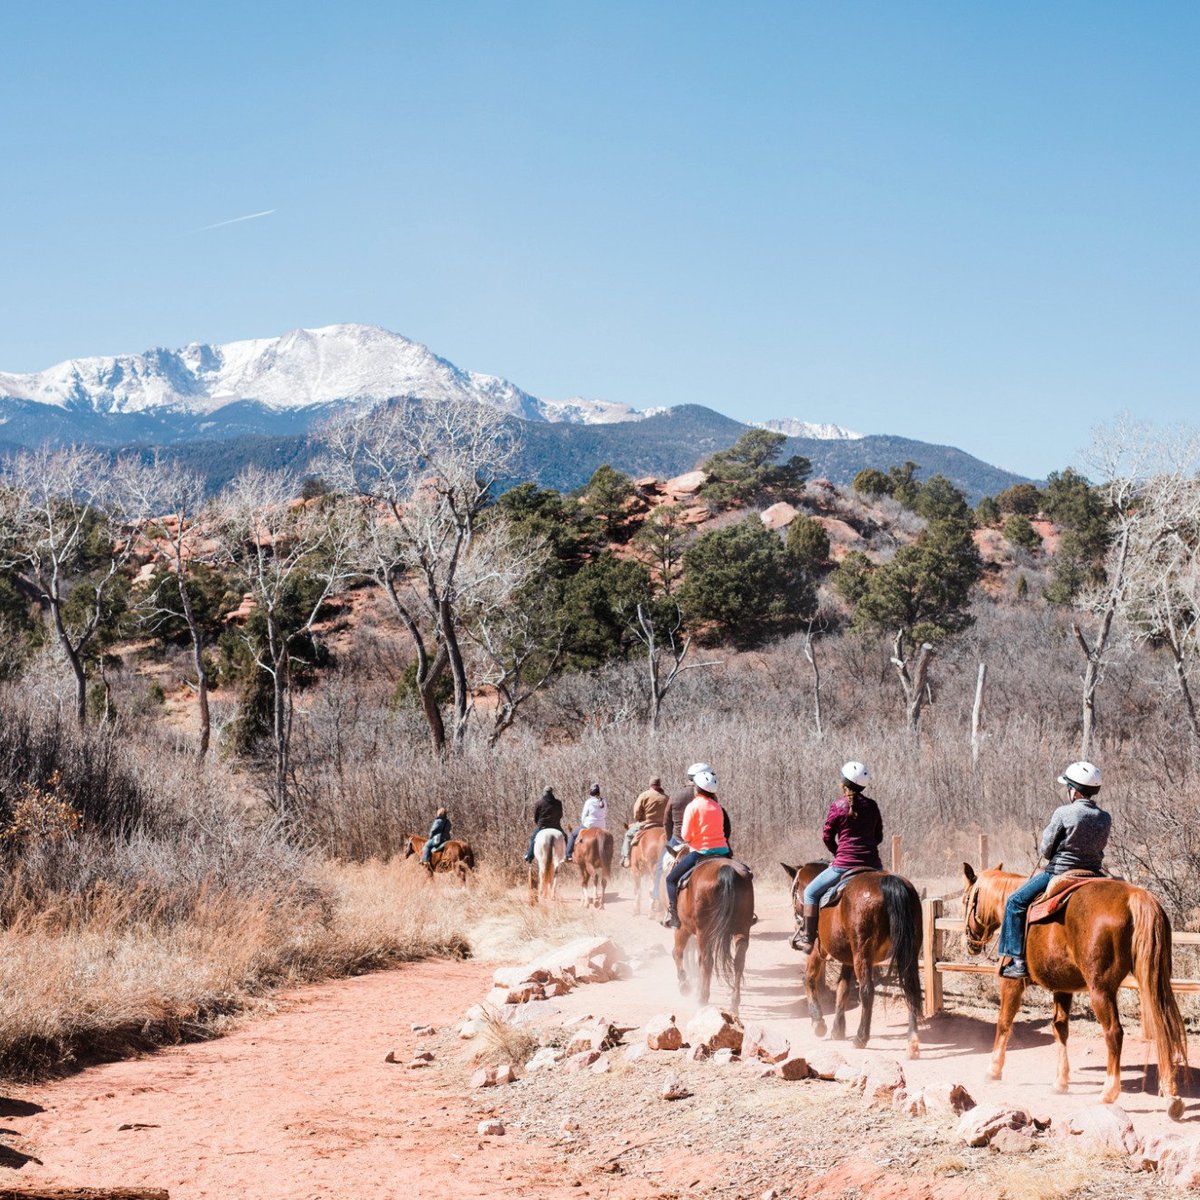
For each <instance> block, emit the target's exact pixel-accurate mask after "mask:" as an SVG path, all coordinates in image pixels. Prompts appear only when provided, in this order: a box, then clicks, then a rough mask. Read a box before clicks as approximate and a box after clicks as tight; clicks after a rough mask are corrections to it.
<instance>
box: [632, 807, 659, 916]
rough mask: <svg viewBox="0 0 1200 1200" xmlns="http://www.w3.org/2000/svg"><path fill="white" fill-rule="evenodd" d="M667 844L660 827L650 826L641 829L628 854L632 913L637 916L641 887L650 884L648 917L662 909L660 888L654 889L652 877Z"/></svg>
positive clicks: (638, 913)
mask: <svg viewBox="0 0 1200 1200" xmlns="http://www.w3.org/2000/svg"><path fill="white" fill-rule="evenodd" d="M666 844H667V831H666V830H665V829H664V828H663V827H662V826H661V825H651V826H650V827H649V828H648V829H643V830H642V832H641V833H640V834H639V836H638V839H637V841H636V842H634V843H633V849H632V850H630V852H629V873H630V874H631V875H632V876H633V911H634V913H635V914H637V915H638V916H640V915H641V912H642V886H643V884H645V883H646V881H647V880H649V882H650V915H651V916H654V914H655V913H658V912H661V911H662V909H663V902H662V888H661V886H660V887H659V889H658V890H657V891H655V888H654V875H655V872H656V871H657V870H658V863H659V860H660V859H661V858H662V853H663V847H664V846H665V845H666Z"/></svg>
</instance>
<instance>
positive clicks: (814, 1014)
mask: <svg viewBox="0 0 1200 1200" xmlns="http://www.w3.org/2000/svg"><path fill="white" fill-rule="evenodd" d="M780 865H781V866H782V867H783V869H784V870H785V871H786V872H787V873H788V875H789V877H790V878H791V880H792V907H793V908H794V909H795V911H796V913H797V914H799V912H800V909H801V905H802V903H803V899H802V898H803V895H804V889H805V887H807V886H808V884H809V883H811V882H812V880H814V879H815V878H816V877H817V875H819V874H820V873H821V871H823V870H824V869H825V867H826V864H825V863H806V864H805V865H804V866H803V867H789V866H788V865H787V863H781V864H780ZM922 924H923V922H922V918H921V898H920V896H918V895H917V890H916V888H914V887H913V885H912V884H911V883H909V881H908V880H907V879H905V878H904V877H903V876H901V875H891V874H888V873H887V872H884V871H867V872H865V873H863V874H862V875H854V876H852V877H851V878H850V879H848V880H847V881H846V886H845V889H844V890H843V892H842V898H841V899H840V900H839V901H838V902H837V903H836V904H834V905H831V906H830V907H828V908H822V909H821V910H820V916H819V920H818V926H817V928H818V935H817V944H816V945H815V946H814V947H813V952H812V953H811V954H810V955H809V956H808V963H807V966H806V968H805V972H804V990H805V994H806V995H807V997H808V1014H809V1016H810V1017H811V1018H812V1022H813V1032H814V1033H816V1035H817V1037H824V1036H825V1017H824V1013H823V1012H822V1011H821V984H822V982H823V981H824V978H825V962H826V960H827V959H830V958H833V959H836V960H837V961H838V962H839V963H841V964H842V970H841V975H840V976H839V978H838V987H837V999H836V1001H835V1005H834V1014H833V1031H832V1035H833V1037H834V1038H835V1039H837V1040H839V1041H840V1040H841V1039H842V1038H844V1037H845V1036H846V1006H847V1004H848V1002H849V997H850V988H851V985H852V984H853V983H854V982H855V980H857V981H858V991H859V1004H860V1006H861V1009H862V1012H861V1015H860V1016H859V1021H858V1032H857V1033H856V1034H855V1035H854V1045H855V1046H857V1047H858V1048H859V1049H860V1050H861V1049H862V1048H863V1047H864V1046H865V1045H866V1044H867V1042H868V1040H869V1039H870V1037H871V1014H872V1011H873V1010H874V1007H875V971H874V968H875V966H876V965H877V964H879V963H881V962H883V961H885V960H886V959H888V958H890V959H891V960H892V969H891V972H890V974H889V978H891V979H894V980H895V981H896V982H897V983H898V984H899V985H900V989H901V991H903V993H904V1000H905V1003H906V1004H907V1005H908V1057H909V1058H920V1056H921V1043H920V1040H919V1038H918V1036H917V1023H918V1021H919V1020H920V1014H921V976H920V971H919V967H918V955H919V953H920V947H921V937H922Z"/></svg>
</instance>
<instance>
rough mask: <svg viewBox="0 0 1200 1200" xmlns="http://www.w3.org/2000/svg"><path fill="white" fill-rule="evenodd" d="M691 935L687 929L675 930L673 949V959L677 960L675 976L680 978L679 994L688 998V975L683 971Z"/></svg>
mask: <svg viewBox="0 0 1200 1200" xmlns="http://www.w3.org/2000/svg"><path fill="white" fill-rule="evenodd" d="M690 937H691V934H690V933H688V932H687V930H685V929H677V930H675V946H674V948H673V949H672V952H671V957H672V958H674V959H675V974H676V975H678V977H679V994H680V995H681V996H686V995H687V994H688V991H689V990H690V989H689V988H688V981H687V973H686V972H685V971H684V969H683V952H684V950H686V949H687V944H688V938H690Z"/></svg>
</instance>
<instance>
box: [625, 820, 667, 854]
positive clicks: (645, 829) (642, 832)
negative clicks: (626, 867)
mask: <svg viewBox="0 0 1200 1200" xmlns="http://www.w3.org/2000/svg"><path fill="white" fill-rule="evenodd" d="M661 828H662V826H661V825H642V826H640V827H639V828H638V830H637V832H636V833H634V835H633V841H632V842H630V843H629V849H630V850H632V849H633V848H634V846H636V845H637V844H638V842H640V841H641V840H642V838H644V837H645V836H646V834H648V833H649V832H650V830H652V829H661Z"/></svg>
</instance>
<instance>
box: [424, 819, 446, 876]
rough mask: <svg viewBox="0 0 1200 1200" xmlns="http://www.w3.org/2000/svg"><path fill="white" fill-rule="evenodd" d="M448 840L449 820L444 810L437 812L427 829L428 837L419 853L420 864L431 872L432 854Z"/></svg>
mask: <svg viewBox="0 0 1200 1200" xmlns="http://www.w3.org/2000/svg"><path fill="white" fill-rule="evenodd" d="M449 840H450V818H449V817H448V816H447V815H446V810H445V809H444V808H439V809H438V810H437V816H436V817H434V819H433V824H432V825H430V827H429V836H428V837H427V838H426V839H425V849H424V850H422V851H421V863H422V864H423V865H424V866H426V867H428V868H429V870H431V871H432V870H433V854H434V851H435V850H440V849H441V848H442V847H443V846H444V845H445V844H446V843H447V842H448V841H449Z"/></svg>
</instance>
